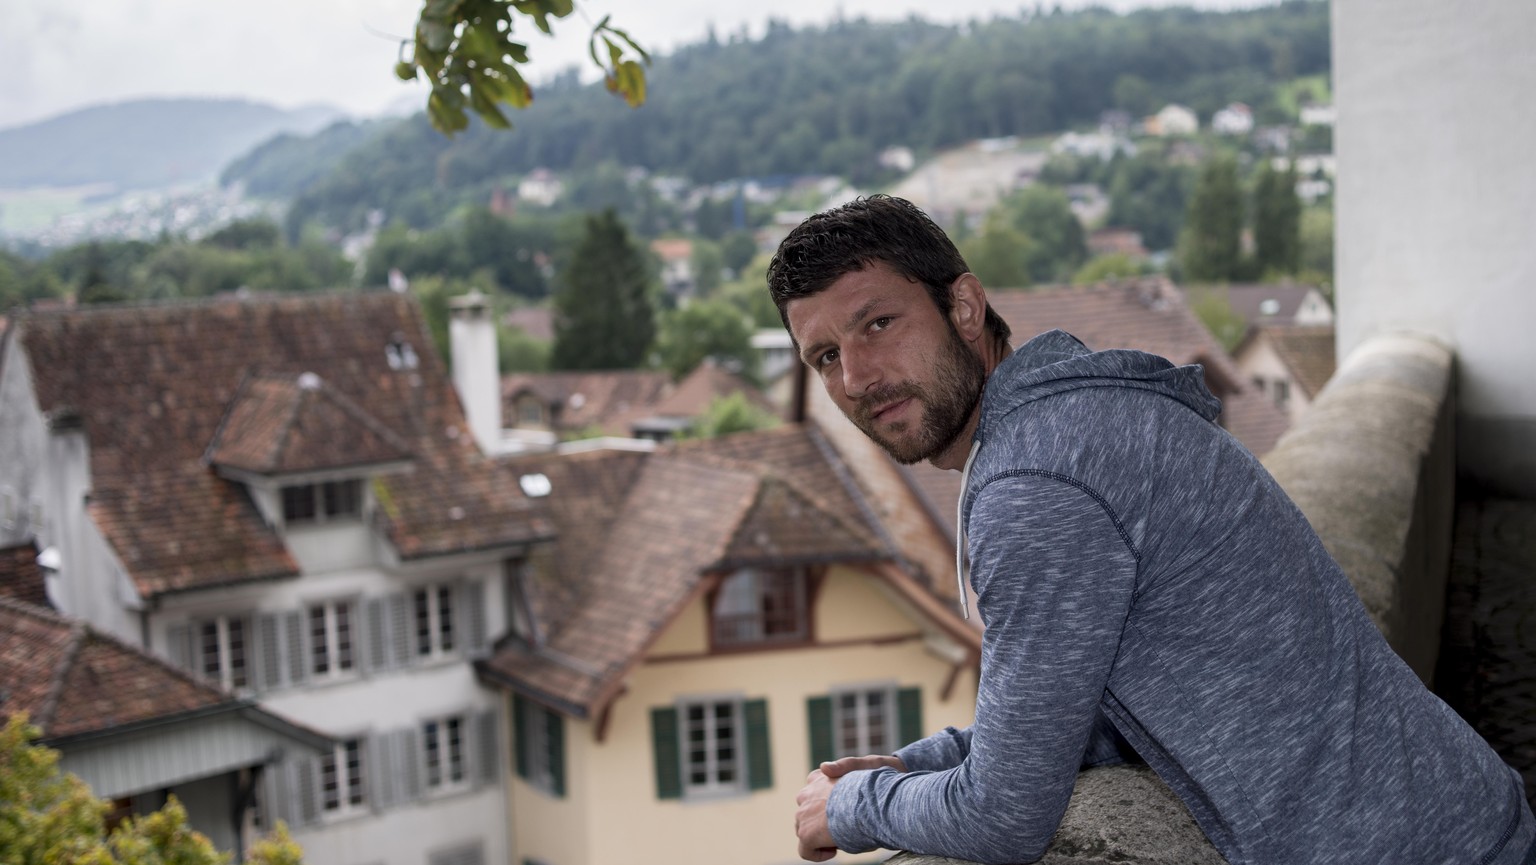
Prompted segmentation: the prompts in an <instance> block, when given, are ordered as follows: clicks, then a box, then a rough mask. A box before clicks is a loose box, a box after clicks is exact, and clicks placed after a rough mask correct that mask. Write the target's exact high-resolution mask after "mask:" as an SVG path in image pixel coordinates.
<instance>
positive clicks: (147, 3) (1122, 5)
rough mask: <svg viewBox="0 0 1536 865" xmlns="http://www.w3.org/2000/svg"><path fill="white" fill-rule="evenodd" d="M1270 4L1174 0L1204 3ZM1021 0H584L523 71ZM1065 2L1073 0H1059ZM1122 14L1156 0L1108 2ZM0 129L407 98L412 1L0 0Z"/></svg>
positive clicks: (1077, 0)
mask: <svg viewBox="0 0 1536 865" xmlns="http://www.w3.org/2000/svg"><path fill="white" fill-rule="evenodd" d="M1267 2H1268V0H1185V2H1184V3H1183V5H1193V6H1199V7H1203V8H1231V7H1234V6H1257V5H1266V3H1267ZM1033 5H1034V4H1033V2H1031V3H1028V4H1025V3H1020V2H1019V0H946V2H943V3H933V2H931V0H928V2H907V0H842V2H827V0H776V2H769V3H762V2H754V3H732V2H730V0H648V2H645V3H635V2H633V0H631V2H627V3H626V2H623V0H588V2H583V3H581V4H579V6H578V9H577V12H576V14H575V15H573V16H572V17H570V18H567V19H565V20H564V21H563V22H557V23H558V24H560V25H563V26H557V27H556V36H555V37H554V38H553V39H551V38H549V37H545V36H544V35H543V34H541V33H539V32H538V31H537V30H536V29H535V28H533V27H532V26H531V25H530V26H529V27H528V28H527V30H526V31H525V32H523V33H521V34H520V35H524V36H526V38H527V41H528V42H529V45H530V53H531V54H532V55H533V61H534V68H533V72H532V79H533V80H534V81H535V82H537V81H538V80H540V79H542V78H544V77H547V76H548V75H550V74H552V73H553V72H555V71H558V70H559V69H562V68H564V67H566V66H570V65H573V64H577V63H582V62H586V63H590V60H587V59H586V38H587V36H588V35H589V34H590V32H591V28H592V24H593V23H595V22H597V21H598V20H600V19H601V18H602V17H603V16H604V15H607V14H612V16H613V23H614V24H615V25H617V26H619V27H623V28H626V29H628V30H629V31H630V34H631V35H633V36H634V37H635V38H636V40H637V41H639V42H640V43H641V44H642V45H644V46H645V47H646V49H647V50H652V51H656V52H658V53H665V52H666V51H667V50H668V49H669V48H670V47H672V46H674V45H678V44H686V43H689V42H694V41H697V40H699V39H700V38H702V36H703V35H704V33H705V29H706V27H707V26H708V24H709V23H711V22H712V23H713V24H714V26H715V29H716V32H717V33H719V34H720V36H721V37H722V38H724V37H725V36H726V35H727V34H730V33H734V32H737V31H738V30H739V29H740V28H741V27H742V26H743V25H745V26H746V27H747V28H748V31H749V32H750V33H751V34H753V35H754V36H756V35H761V33H762V31H763V27H764V23H765V21H766V19H767V17H768V15H769V14H770V12H771V14H773V15H774V16H775V17H777V18H780V19H787V20H789V21H791V22H793V23H795V24H805V23H813V22H818V23H819V22H824V21H826V20H828V19H829V18H831V17H833V16H834V15H836V14H839V13H840V14H842V15H844V16H845V17H848V18H855V17H861V16H862V17H870V18H879V19H897V18H905V17H907V16H908V15H912V14H917V15H920V16H922V17H926V18H929V19H930V20H939V21H945V22H959V21H965V20H971V19H987V18H991V17H995V16H1013V15H1017V14H1018V11H1019V10H1020V9H1021V8H1025V7H1026V6H1033ZM1062 5H1064V6H1068V7H1077V6H1082V5H1086V2H1085V0H1066V2H1064V3H1063V4H1062ZM1098 5H1107V6H1110V7H1112V8H1115V9H1119V10H1125V9H1128V8H1132V7H1136V6H1147V5H1168V2H1167V0H1106V2H1100V3H1099V4H1098ZM3 7H4V8H3V11H0V128H5V127H10V126H18V125H22V124H25V123H30V122H33V121H36V120H42V119H45V118H48V117H51V116H54V115H57V114H63V113H65V112H68V111H71V110H74V109H76V108H82V107H85V106H89V105H100V104H104V103H111V102H119V101H122V100H125V99H135V98H142V97H158V96H238V97H245V98H248V99H252V100H255V101H260V102H270V103H274V104H277V105H280V106H283V107H289V108H291V107H297V106H300V105H306V104H314V103H323V104H327V105H333V106H335V107H338V108H341V109H343V110H345V111H347V112H349V113H352V114H354V115H359V116H364V115H373V114H377V113H381V112H384V111H387V110H391V109H396V110H398V109H399V108H401V106H402V105H404V104H410V105H412V106H413V107H414V106H415V105H416V104H419V103H421V102H422V101H423V100H424V96H421V97H418V98H416V99H412V93H413V91H412V86H411V85H407V84H402V83H400V82H398V81H397V80H396V79H395V78H394V76H393V75H392V74H391V66H392V65H393V64H394V62H395V59H396V55H397V53H398V50H399V42H400V39H401V38H402V37H404V36H406V35H408V34H409V33H410V32H411V27H412V25H413V24H414V22H415V16H416V13H417V12H418V11H419V10H420V8H421V0H64V2H60V0H3Z"/></svg>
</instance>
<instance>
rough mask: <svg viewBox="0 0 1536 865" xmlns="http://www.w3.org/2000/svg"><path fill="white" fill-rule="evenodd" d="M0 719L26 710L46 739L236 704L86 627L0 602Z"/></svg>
mask: <svg viewBox="0 0 1536 865" xmlns="http://www.w3.org/2000/svg"><path fill="white" fill-rule="evenodd" d="M0 692H4V693H5V695H6V696H5V699H4V702H0V714H3V715H12V714H15V713H17V712H26V713H27V715H28V716H29V718H30V720H31V723H33V724H34V725H36V726H38V727H40V728H42V731H43V737H44V738H45V739H57V738H61V737H65V736H76V735H81V734H84V733H96V732H102V731H106V730H111V729H113V728H115V727H121V726H125V725H129V724H136V723H141V722H144V721H149V720H152V719H155V718H164V717H169V716H174V715H179V714H183V713H186V712H191V711H196V710H199V709H208V708H212V707H215V706H219V705H224V704H230V703H234V702H236V699H235V698H234V697H233V696H231V695H230V694H227V693H225V692H223V691H221V690H219V689H218V688H215V687H213V686H211V685H208V684H205V683H203V682H201V681H198V680H197V679H195V678H194V677H192V676H191V675H189V674H187V673H185V672H183V671H181V670H179V669H177V668H175V667H173V666H171V665H170V664H167V663H165V662H163V661H161V660H159V659H157V658H154V657H151V656H150V655H149V654H147V653H145V652H143V651H141V650H139V649H136V648H134V647H132V646H129V645H127V644H126V643H122V642H119V641H118V640H117V639H115V638H113V637H110V636H108V635H106V634H103V633H101V632H100V631H97V630H96V629H94V628H92V627H90V626H89V625H86V624H85V623H84V622H80V621H76V620H72V619H68V618H65V617H64V616H61V615H58V614H57V613H54V612H52V611H51V610H45V609H43V608H41V607H37V606H35V605H32V604H27V603H22V602H18V601H14V600H11V599H8V598H0Z"/></svg>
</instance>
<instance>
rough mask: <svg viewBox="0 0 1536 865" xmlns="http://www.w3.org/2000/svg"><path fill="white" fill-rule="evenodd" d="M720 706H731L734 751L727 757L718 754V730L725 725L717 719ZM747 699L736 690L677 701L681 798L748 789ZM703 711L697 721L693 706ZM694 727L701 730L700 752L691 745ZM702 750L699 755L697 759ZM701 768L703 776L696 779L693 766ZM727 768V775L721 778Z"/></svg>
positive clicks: (727, 793)
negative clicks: (724, 778) (723, 757)
mask: <svg viewBox="0 0 1536 865" xmlns="http://www.w3.org/2000/svg"><path fill="white" fill-rule="evenodd" d="M722 706H729V707H730V709H731V720H730V726H729V729H730V731H731V733H730V737H731V741H732V742H733V754H732V756H731V757H730V758H729V759H727V760H722V759H721V757H720V753H719V752H720V746H719V739H720V732H721V730H723V729H726V727H725V726H724V725H722V724H720V723H719V722H718V719H717V713H718V711H719V709H720V707H722ZM745 707H746V700H745V699H744V698H743V697H742V696H741V695H739V694H729V695H718V696H693V697H689V698H687V699H683V700H679V701H678V702H677V735H678V752H677V755H678V761H679V762H680V763H681V765H680V766H679V767H678V768H679V769H680V770H681V776H682V782H683V798H685V799H708V798H716V797H724V796H739V795H743V794H745V793H747V792H748V787H747V741H746V740H747V727H746V719H745V715H746V711H745ZM694 709H699V710H701V711H702V718H700V719H698V720H697V721H696V720H695V719H694V718H693V717H692V710H694ZM695 729H699V730H701V731H702V732H703V734H704V735H703V738H702V744H703V749H702V752H700V751H699V749H696V748H694V747H693V746H692V739H693V736H692V733H693V732H694V730H695ZM696 754H701V756H702V759H697V758H696ZM696 768H702V770H703V774H704V775H705V778H704V780H703V781H695V780H694V775H695V769H696ZM727 771H728V772H729V774H730V776H731V777H730V778H729V779H727V780H721V775H722V774H724V773H726V772H727Z"/></svg>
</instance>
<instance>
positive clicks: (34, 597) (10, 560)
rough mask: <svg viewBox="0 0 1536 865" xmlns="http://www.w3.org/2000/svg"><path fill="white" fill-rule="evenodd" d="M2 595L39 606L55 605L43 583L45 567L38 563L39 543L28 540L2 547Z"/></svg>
mask: <svg viewBox="0 0 1536 865" xmlns="http://www.w3.org/2000/svg"><path fill="white" fill-rule="evenodd" d="M0 597H6V598H14V599H16V600H18V601H26V602H27V603H29V604H36V605H37V606H39V607H51V606H53V605H52V604H50V603H49V602H48V591H47V589H46V588H45V587H44V584H43V569H42V567H41V566H39V565H38V563H37V545H36V544H34V543H32V542H31V541H28V542H26V543H24V544H17V545H16V546H13V547H0Z"/></svg>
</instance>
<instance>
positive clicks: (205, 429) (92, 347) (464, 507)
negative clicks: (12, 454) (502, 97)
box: [17, 292, 551, 597]
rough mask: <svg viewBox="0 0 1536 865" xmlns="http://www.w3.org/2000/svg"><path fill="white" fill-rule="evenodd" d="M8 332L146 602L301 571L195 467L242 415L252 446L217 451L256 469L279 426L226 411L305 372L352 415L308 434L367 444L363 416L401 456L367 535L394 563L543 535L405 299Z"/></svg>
mask: <svg viewBox="0 0 1536 865" xmlns="http://www.w3.org/2000/svg"><path fill="white" fill-rule="evenodd" d="M17 325H18V328H19V331H18V335H19V338H20V339H21V343H22V346H23V347H24V349H25V350H26V351H27V353H28V357H29V360H30V361H31V368H32V372H33V377H34V382H35V387H36V392H37V398H38V402H39V405H40V407H41V408H42V410H43V411H44V412H48V413H51V414H53V415H54V416H59V415H63V414H67V413H70V412H73V413H75V414H77V416H78V418H79V421H80V424H81V428H82V430H83V432H84V433H85V436H86V439H87V441H88V442H89V445H90V455H91V481H92V497H91V503H90V505H89V513H90V515H91V516H92V517H93V519H94V520H95V521H96V523H97V525H98V526H99V527H100V528H101V531H102V533H103V534H104V535H105V536H106V539H107V541H108V542H109V543H110V544H111V546H112V548H113V551H114V552H115V553H116V555H117V557H118V559H119V560H121V561H122V563H123V565H124V566H125V567H126V568H127V570H128V572H129V574H130V576H131V577H132V578H133V580H134V583H135V585H136V586H137V588H138V590H139V592H140V593H141V594H142V595H144V596H146V597H152V596H155V595H158V594H161V593H164V592H171V591H178V590H186V589H199V588H206V587H211V586H218V585H226V584H230V583H236V582H243V581H248V580H254V579H269V578H275V577H285V576H293V575H296V574H297V573H298V567H297V565H296V563H295V562H294V560H293V558H292V556H290V555H289V553H288V551H287V549H286V548H285V547H284V545H283V543H282V539H281V538H280V537H279V536H278V534H277V533H276V532H274V531H273V530H272V528H271V527H269V526H268V525H267V524H266V523H265V522H264V521H263V520H262V518H261V515H260V514H259V512H258V511H257V509H256V507H255V506H254V504H253V503H252V501H251V499H250V496H249V495H248V493H247V492H246V490H245V488H244V486H243V485H241V484H239V483H236V482H234V481H231V480H227V479H225V478H222V477H220V476H218V475H217V474H216V473H215V472H214V470H213V469H212V468H211V467H209V466H208V465H207V464H205V463H204V455H205V454H206V453H207V452H208V450H209V448H210V445H214V444H215V439H216V433H218V431H219V429H220V424H221V423H222V422H223V421H224V420H225V418H226V417H227V416H231V415H232V414H240V413H241V412H244V411H247V410H250V415H249V417H250V419H251V420H252V425H251V426H250V427H249V429H246V430H244V431H243V432H242V435H248V436H249V438H248V439H246V438H240V437H239V436H237V442H236V443H230V452H231V453H238V454H240V455H242V456H246V457H249V456H257V457H261V456H262V454H263V453H268V454H270V451H266V452H263V451H262V449H261V447H259V445H261V444H263V443H264V439H263V436H264V435H266V434H265V433H263V432H262V430H267V429H275V428H277V426H280V425H276V424H274V423H273V422H272V419H271V417H270V415H267V416H265V417H264V419H262V418H258V417H257V416H258V415H262V413H263V412H262V411H258V410H256V409H257V406H256V404H255V403H252V404H251V405H250V406H247V407H246V408H243V409H239V410H238V411H232V403H234V402H235V400H236V397H237V396H238V395H240V394H241V385H242V383H243V382H245V381H246V380H247V379H253V380H262V381H281V380H287V381H297V379H298V376H299V375H300V374H302V373H305V372H314V373H317V374H319V375H320V376H322V377H323V380H324V383H325V385H324V386H325V388H326V389H328V390H330V391H331V392H332V393H333V394H334V395H338V396H340V397H341V398H342V399H343V400H345V401H347V402H350V403H351V404H353V405H354V406H355V407H356V408H357V409H358V410H359V411H358V412H357V413H353V412H349V411H346V410H343V409H339V408H335V406H336V405H339V403H337V402H336V401H334V400H333V401H332V402H331V406H330V408H320V409H318V410H317V412H316V413H315V414H314V415H313V417H314V418H316V419H318V418H321V417H322V416H325V417H329V418H331V419H330V420H325V421H323V422H321V423H320V429H321V430H322V431H323V429H324V428H325V427H326V426H327V425H330V426H331V427H332V429H336V427H335V424H336V423H338V421H336V420H335V418H336V417H338V416H339V415H338V414H337V413H338V412H339V413H340V414H345V415H347V416H348V417H349V418H351V421H356V423H352V424H351V425H350V426H346V427H345V428H346V429H348V430H350V431H351V432H349V433H348V434H349V435H350V434H352V433H355V432H356V428H357V425H358V424H361V425H362V426H364V427H367V428H373V427H374V425H373V424H370V423H368V422H364V421H358V420H357V417H358V415H359V413H360V414H361V415H362V416H366V417H368V418H372V419H373V420H374V421H377V427H379V428H381V429H382V430H385V431H387V432H388V434H389V436H386V435H384V434H383V433H382V432H380V431H379V429H374V435H375V439H373V440H372V441H373V443H372V444H368V445H367V448H369V449H370V450H371V451H372V452H373V454H374V455H377V454H378V453H381V452H383V451H385V450H388V449H389V448H387V447H385V446H384V443H385V442H387V440H388V438H389V437H390V436H393V437H395V438H397V439H398V440H399V441H400V442H403V443H404V446H405V447H407V448H409V450H410V452H411V453H413V454H414V455H415V459H414V460H413V464H414V470H413V471H409V472H405V473H401V474H394V475H388V476H383V477H379V478H376V479H375V481H374V492H375V497H376V499H377V500H378V502H379V512H378V514H377V520H378V524H379V528H380V530H381V531H382V532H383V533H384V535H385V537H386V538H387V539H388V540H389V541H390V542H391V543H393V544H394V545H395V547H396V548H397V550H398V551H399V553H400V555H401V556H402V557H404V558H416V557H421V556H428V555H435V554H442V553H450V552H455V551H463V550H470V549H479V548H483V547H489V546H496V545H501V544H512V543H520V542H525V541H528V540H531V539H536V538H540V537H545V536H547V535H548V534H549V532H550V530H551V526H550V524H549V523H548V521H547V520H546V519H545V518H544V516H543V508H542V507H540V506H538V505H536V504H534V503H532V502H530V501H529V500H528V499H527V497H525V496H524V495H523V494H522V493H521V492H520V490H519V489H518V487H517V484H516V483H515V481H509V480H508V478H506V477H505V476H503V475H501V474H500V472H499V469H498V468H497V464H496V463H495V462H494V461H492V460H489V459H487V458H485V457H484V456H482V455H481V454H480V453H479V451H478V450H477V448H476V447H475V445H474V443H473V441H472V439H471V437H470V436H469V435H468V432H467V425H466V423H465V420H464V412H463V409H462V407H461V405H460V403H459V400H458V397H457V395H456V394H455V393H454V391H453V389H452V386H451V384H450V383H449V381H448V377H447V374H446V372H445V371H444V368H443V366H442V364H441V362H440V361H439V359H438V355H437V353H436V352H435V351H433V350H431V349H430V348H429V346H430V344H431V343H430V337H429V336H428V335H427V332H426V328H425V326H424V324H423V321H422V318H421V313H420V310H419V309H418V308H417V306H416V304H415V302H414V301H413V300H411V299H410V298H408V297H405V296H402V295H397V294H394V293H387V292H386V293H378V294H333V295H319V296H286V297H281V298H260V299H251V300H240V301H235V300H218V301H212V302H197V303H176V304H162V305H144V306H127V307H116V308H105V309H80V310H69V311H59V312H49V313H39V312H35V311H34V312H32V313H28V314H25V315H24V316H22V317H21V318H20V319H18V321H17ZM400 344H414V346H416V348H415V349H414V351H413V352H412V353H411V354H414V357H415V358H416V359H417V365H416V366H411V365H404V367H403V368H402V365H401V364H400V363H399V360H398V358H399V352H398V350H397V351H396V352H394V353H393V354H390V353H388V352H387V349H389V348H390V347H391V346H398V345H400ZM391 357H393V358H394V359H395V361H396V362H395V363H394V364H393V365H392V364H391V362H390V360H391ZM277 402H279V403H280V402H281V400H280V399H279V400H278V401H277ZM274 404H276V403H274ZM236 408H237V409H238V408H239V407H236ZM242 417H246V415H243V414H242ZM258 421H259V422H258ZM349 423H350V422H349ZM302 438H303V439H304V442H305V443H304V444H302V445H301V446H300V447H298V448H297V449H296V450H294V451H293V454H294V458H295V459H296V460H298V463H296V464H300V463H303V462H304V461H306V460H312V459H315V458H316V457H315V454H316V452H317V450H325V449H326V448H332V447H333V446H334V443H322V442H320V440H319V439H317V438H312V437H308V436H307V430H306V435H305V436H302ZM270 440H271V437H270V436H268V437H267V439H266V440H265V443H270ZM220 441H221V442H222V440H220ZM237 445H238V446H237ZM391 447H398V444H396V445H391ZM285 458H286V457H285ZM334 458H335V457H334V456H325V457H322V458H321V461H327V460H331V459H334ZM258 462H259V460H258Z"/></svg>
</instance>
